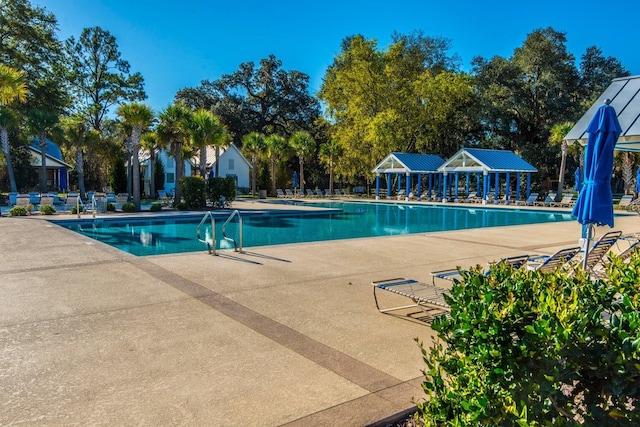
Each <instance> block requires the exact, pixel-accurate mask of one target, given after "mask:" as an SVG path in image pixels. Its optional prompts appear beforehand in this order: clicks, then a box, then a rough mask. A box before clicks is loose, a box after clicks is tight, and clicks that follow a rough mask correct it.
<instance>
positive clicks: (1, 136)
mask: <svg viewBox="0 0 640 427" xmlns="http://www.w3.org/2000/svg"><path fill="white" fill-rule="evenodd" d="M0 140H1V141H2V151H3V152H4V158H5V161H6V162H7V175H8V176H9V188H10V189H11V192H12V193H17V192H18V186H17V185H16V176H15V175H14V173H13V164H12V163H11V149H10V147H9V132H8V131H7V128H4V127H0Z"/></svg>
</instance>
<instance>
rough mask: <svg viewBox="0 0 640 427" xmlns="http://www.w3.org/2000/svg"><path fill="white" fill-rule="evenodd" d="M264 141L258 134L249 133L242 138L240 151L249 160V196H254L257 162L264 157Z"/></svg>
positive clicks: (262, 136) (261, 135)
mask: <svg viewBox="0 0 640 427" xmlns="http://www.w3.org/2000/svg"><path fill="white" fill-rule="evenodd" d="M264 141H265V140H264V135H263V134H261V133H258V132H251V133H249V134H247V135H245V136H243V137H242V151H244V152H245V154H247V157H250V158H251V195H255V194H256V181H257V175H258V160H260V157H262V156H263V155H264V152H265V149H266V144H265V142H264Z"/></svg>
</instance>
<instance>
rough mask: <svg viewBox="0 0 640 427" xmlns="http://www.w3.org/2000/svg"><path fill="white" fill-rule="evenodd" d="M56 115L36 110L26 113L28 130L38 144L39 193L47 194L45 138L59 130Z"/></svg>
mask: <svg viewBox="0 0 640 427" xmlns="http://www.w3.org/2000/svg"><path fill="white" fill-rule="evenodd" d="M58 120H59V119H58V115H57V114H55V113H52V112H50V111H44V110H40V109H37V108H34V109H32V110H29V111H27V121H28V123H29V128H30V129H31V132H33V134H34V135H36V136H37V138H38V141H39V142H40V155H41V163H40V192H41V193H46V192H47V137H48V136H49V135H51V134H52V133H53V132H56V131H58V130H59V128H58Z"/></svg>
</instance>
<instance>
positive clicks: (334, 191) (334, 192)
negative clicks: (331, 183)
mask: <svg viewBox="0 0 640 427" xmlns="http://www.w3.org/2000/svg"><path fill="white" fill-rule="evenodd" d="M333 195H334V196H336V197H342V193H341V192H340V190H339V189H337V188H336V189H335V190H333Z"/></svg>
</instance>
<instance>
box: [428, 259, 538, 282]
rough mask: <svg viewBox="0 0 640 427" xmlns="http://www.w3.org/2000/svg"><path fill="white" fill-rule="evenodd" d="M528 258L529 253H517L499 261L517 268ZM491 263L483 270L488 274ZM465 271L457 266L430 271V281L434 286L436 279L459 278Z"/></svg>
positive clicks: (450, 279)
mask: <svg viewBox="0 0 640 427" xmlns="http://www.w3.org/2000/svg"><path fill="white" fill-rule="evenodd" d="M528 260H529V255H517V256H512V257H508V258H502V259H501V260H500V261H499V262H501V263H505V264H508V265H510V266H511V267H513V268H515V269H517V268H521V267H523V266H524V265H525V264H526V262H527V261H528ZM491 264H493V263H491ZM491 264H489V268H488V269H487V270H486V271H485V274H489V273H490V272H491ZM466 271H468V270H461V269H459V268H455V269H448V270H438V271H432V272H431V282H432V283H433V285H434V286H435V284H436V279H442V280H449V281H454V280H460V279H462V274H463V273H464V272H466Z"/></svg>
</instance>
